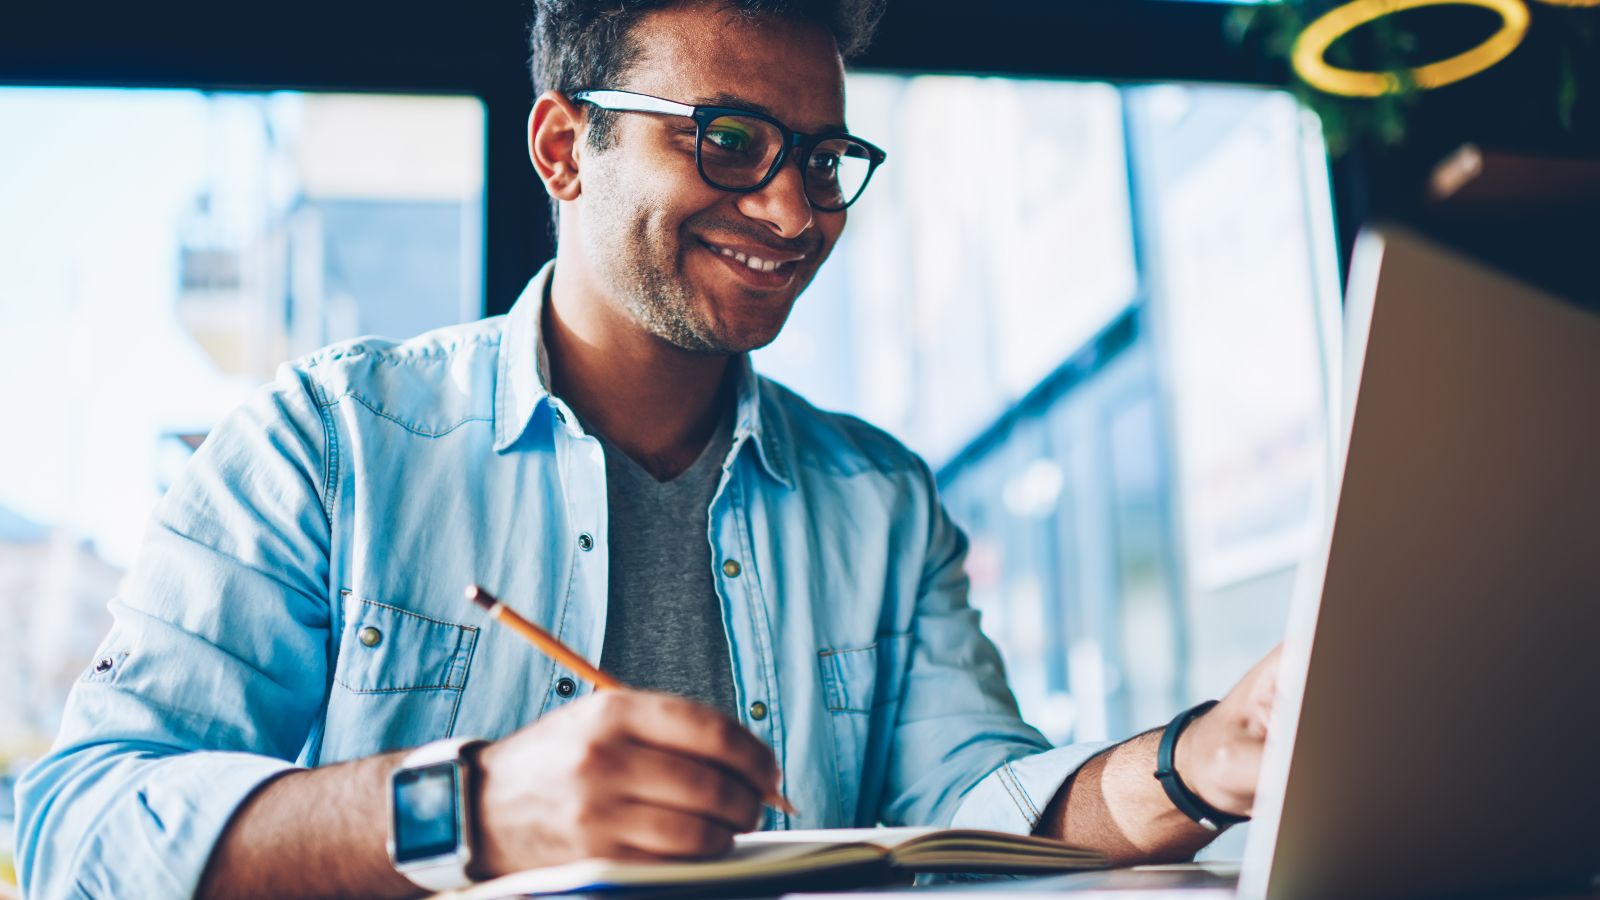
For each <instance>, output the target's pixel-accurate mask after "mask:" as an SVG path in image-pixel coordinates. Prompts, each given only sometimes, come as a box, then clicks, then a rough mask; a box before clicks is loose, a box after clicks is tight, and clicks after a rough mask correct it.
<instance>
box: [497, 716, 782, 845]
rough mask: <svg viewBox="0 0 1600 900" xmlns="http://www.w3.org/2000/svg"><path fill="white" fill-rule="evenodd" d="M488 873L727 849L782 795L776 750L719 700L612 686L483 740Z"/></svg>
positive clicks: (755, 824) (759, 819) (753, 825)
mask: <svg viewBox="0 0 1600 900" xmlns="http://www.w3.org/2000/svg"><path fill="white" fill-rule="evenodd" d="M478 771H479V778H478V792H477V807H476V812H477V844H476V848H475V849H476V853H477V858H478V860H479V863H478V864H479V866H481V868H482V869H483V872H482V873H481V874H484V875H503V874H506V873H508V872H514V871H517V870H519V869H527V868H532V867H535V866H548V865H555V864H558V863H564V862H571V861H572V860H576V859H583V858H585V857H607V858H611V859H640V858H678V859H692V858H697V857H707V856H715V855H717V854H721V853H725V852H727V850H728V849H729V848H730V847H731V846H732V845H733V836H734V835H735V834H738V833H740V832H744V831H750V830H752V829H754V828H755V827H757V825H758V824H759V823H760V821H761V808H762V801H763V799H764V798H766V797H769V796H772V795H774V794H776V792H777V788H778V782H779V777H780V776H779V772H778V765H777V760H776V759H775V758H774V757H773V755H772V750H771V749H770V748H769V747H767V746H766V745H765V744H763V743H761V741H759V740H758V739H757V738H756V737H755V735H753V734H751V733H750V732H749V731H747V730H746V729H745V728H743V727H742V726H740V725H739V724H738V723H737V722H734V721H733V720H732V719H729V718H728V717H726V716H724V715H722V714H721V713H719V712H717V711H716V710H713V709H710V708H709V707H705V706H701V705H700V704H698V703H694V702H691V701H689V700H683V699H680V698H677V697H672V696H669V695H665V694H652V693H640V692H635V691H602V692H600V693H597V694H595V695H593V696H591V697H588V698H585V699H583V700H580V701H578V702H576V703H573V704H571V705H569V706H567V707H566V708H564V709H561V710H559V711H557V712H554V713H552V714H550V715H548V716H545V717H544V718H542V719H540V720H539V721H537V722H534V723H533V724H532V725H529V726H528V727H526V728H524V729H522V730H521V731H518V732H517V733H515V734H512V735H510V736H508V737H506V738H503V739H501V740H499V741H496V742H494V743H492V744H490V745H488V746H487V747H484V748H483V750H482V751H480V753H479V755H478Z"/></svg>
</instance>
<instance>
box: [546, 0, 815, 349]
mask: <svg viewBox="0 0 1600 900" xmlns="http://www.w3.org/2000/svg"><path fill="white" fill-rule="evenodd" d="M633 38H634V40H635V42H636V43H637V45H638V46H639V47H641V48H643V49H644V54H643V56H642V58H641V59H640V60H639V61H638V63H637V64H636V65H635V66H634V68H633V69H632V70H631V71H630V72H629V73H628V74H627V75H626V76H624V78H623V81H624V82H625V83H623V84H608V85H596V87H605V88H615V89H622V90H630V91H635V92H638V93H642V94H651V95H654V96H657V97H663V98H666V99H668V100H674V101H677V102H680V103H686V104H691V105H720V106H738V107H745V108H750V109H754V110H758V111H763V112H766V113H768V114H770V115H772V116H774V117H776V118H777V119H778V120H779V121H781V122H783V123H784V124H786V125H788V126H789V127H790V128H793V129H795V130H797V131H801V132H805V133H815V132H818V131H824V130H831V129H838V128H842V126H843V124H844V71H843V66H842V63H841V61H840V58H839V54H838V51H837V49H836V47H835V45H834V42H833V39H832V37H831V36H830V35H829V34H828V32H827V31H826V30H824V29H821V28H817V27H814V26H806V25H798V24H794V23H790V22H787V21H784V20H782V19H777V18H773V17H766V18H762V19H757V20H749V19H746V18H744V17H742V16H739V15H738V14H735V13H731V12H729V11H726V10H724V9H722V8H721V7H720V6H719V5H717V4H715V3H695V4H689V5H685V6H679V7H673V8H669V9H665V10H660V11H657V12H655V13H652V14H650V15H648V16H646V17H645V18H643V19H641V20H640V21H639V23H638V24H637V25H636V26H635V29H634V32H633ZM615 122H616V128H615V129H614V130H613V132H612V140H611V142H610V144H609V145H608V147H607V149H605V150H603V151H600V152H596V151H594V150H593V149H589V148H588V147H587V145H585V146H584V148H583V149H580V151H579V152H580V154H585V153H586V154H587V155H586V158H584V161H583V170H582V171H583V189H582V193H581V195H580V196H579V197H578V199H577V204H578V210H577V212H578V213H579V216H578V229H579V239H580V240H581V241H582V243H583V256H584V257H585V258H586V261H587V263H588V265H589V266H590V267H591V268H592V272H591V275H592V276H593V277H594V280H595V281H596V283H598V284H599V286H600V287H601V289H602V290H603V291H604V292H605V293H606V294H607V295H608V297H609V299H610V300H611V301H612V302H613V303H614V304H615V306H616V311H618V312H621V313H623V314H625V315H627V316H629V317H630V318H631V319H632V320H633V321H634V322H635V323H637V324H638V325H639V326H640V327H642V328H643V329H644V330H645V331H646V332H648V333H650V334H653V335H654V336H656V337H657V338H660V339H662V340H664V341H666V342H668V343H670V344H672V345H674V346H676V347H678V348H681V349H683V350H687V351H690V352H693V353H711V354H732V353H742V352H744V351H747V350H752V349H755V348H757V347H762V346H765V345H766V344H768V343H770V342H771V341H772V339H773V338H775V337H777V335H778V331H779V330H780V329H781V328H782V327H783V323H784V321H785V319H787V318H788V315H789V310H790V309H791V308H792V307H793V305H794V301H795V298H796V297H797V296H798V295H799V294H800V292H801V291H802V290H804V289H805V287H806V285H808V284H810V283H811V279H812V278H813V277H814V276H815V275H816V273H817V268H818V267H819V266H821V265H822V261H823V260H824V259H826V258H827V256H828V254H829V253H830V252H831V251H832V250H833V245H834V242H835V241H837V240H838V238H839V233H840V231H842V230H843V229H844V223H845V214H844V213H843V212H820V211H817V210H814V209H812V208H811V205H810V203H809V201H807V200H806V197H805V192H804V190H803V188H802V182H801V176H800V169H799V167H798V166H797V165H796V164H795V160H794V158H793V156H791V157H790V158H789V159H787V160H785V161H784V164H783V168H782V171H781V172H779V174H778V175H777V176H776V177H774V178H773V180H772V181H771V182H769V183H768V184H767V185H766V186H765V187H764V188H762V189H761V190H759V191H755V192H752V193H748V194H734V193H728V192H726V191H721V190H718V189H716V188H714V187H712V186H710V185H708V184H706V183H705V181H704V180H702V179H701V177H700V175H699V173H698V171H697V170H696V168H695V129H694V123H693V122H691V121H690V120H688V119H683V118H677V117H667V116H657V115H640V114H636V113H618V114H616V118H615ZM729 251H731V252H734V253H740V254H743V255H744V256H745V257H747V258H749V257H755V258H759V259H760V260H766V261H769V262H777V263H778V265H777V267H776V268H775V269H774V270H772V271H761V270H758V269H756V268H753V267H752V266H750V265H749V263H748V262H745V263H741V262H739V261H738V260H737V259H736V258H734V257H732V256H730V255H728V252H729ZM763 268H765V267H763Z"/></svg>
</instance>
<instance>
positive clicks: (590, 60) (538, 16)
mask: <svg viewBox="0 0 1600 900" xmlns="http://www.w3.org/2000/svg"><path fill="white" fill-rule="evenodd" d="M691 2H704V3H714V4H716V5H718V6H721V7H722V8H724V9H728V10H731V11H733V12H736V13H739V14H741V15H744V16H748V17H750V18H760V17H765V16H777V17H779V18H784V19H789V20H791V21H796V22H805V23H810V24H816V25H820V26H822V27H823V28H826V29H827V30H828V32H829V33H830V34H832V35H833V40H834V43H836V44H837V45H838V46H839V54H840V55H841V56H843V57H844V58H845V59H846V60H850V59H853V58H855V57H856V56H858V55H860V53H861V52H862V51H863V50H865V49H866V48H867V45H868V44H869V43H871V41H872V35H873V32H875V31H876V30H877V27H878V20H879V19H881V18H882V17H883V8H884V4H885V3H886V2H887V0H534V3H533V24H532V27H531V28H530V29H529V32H530V34H529V42H528V43H529V48H530V51H531V53H530V57H529V69H530V70H531V72H532V74H533V93H534V96H538V95H539V94H542V93H544V92H545V91H549V90H556V91H561V92H562V93H571V92H572V91H580V90H584V89H586V88H595V87H601V86H611V85H615V84H616V83H617V82H618V81H620V80H621V78H622V77H623V75H625V74H626V73H627V71H628V69H629V68H631V67H632V66H633V65H634V64H635V63H637V62H638V60H639V57H640V55H641V53H642V52H643V49H644V48H642V47H640V46H639V45H638V44H636V43H635V42H634V41H632V40H631V35H632V31H633V26H634V25H635V24H637V23H638V21H639V19H641V18H643V17H644V16H645V14H647V13H650V12H653V11H655V10H658V9H666V8H668V7H672V6H679V5H684V4H686V3H691ZM614 118H615V114H614V113H609V112H608V111H606V110H591V112H590V119H589V142H590V143H591V144H592V145H593V146H595V147H605V146H606V145H607V144H609V143H610V137H611V128H612V122H613V121H614Z"/></svg>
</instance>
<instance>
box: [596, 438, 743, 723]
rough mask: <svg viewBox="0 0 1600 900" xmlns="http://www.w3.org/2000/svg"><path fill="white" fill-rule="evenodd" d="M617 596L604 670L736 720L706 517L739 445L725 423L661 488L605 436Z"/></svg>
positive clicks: (614, 594)
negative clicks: (728, 459) (726, 462)
mask: <svg viewBox="0 0 1600 900" xmlns="http://www.w3.org/2000/svg"><path fill="white" fill-rule="evenodd" d="M596 436H597V437H599V438H600V445H601V446H602V447H603V448H605V455H606V500H607V503H606V505H607V508H608V509H609V510H610V524H609V526H608V528H609V531H610V534H611V561H610V571H611V591H610V600H609V603H610V609H609V611H608V612H607V614H606V641H605V647H604V649H603V650H601V652H600V667H601V668H603V669H605V670H606V671H607V672H608V673H610V674H612V675H615V676H616V677H617V678H618V679H620V680H621V681H622V683H623V684H626V685H628V686H629V687H636V688H641V689H645V690H652V691H664V692H666V693H670V694H677V695H679V696H681V697H688V698H689V699H691V700H697V701H699V702H701V703H704V704H706V705H707V706H711V707H713V708H715V709H719V710H722V711H723V712H726V713H727V714H729V715H730V716H734V717H735V718H737V716H738V708H737V705H736V704H737V698H736V696H735V694H734V689H733V671H732V668H733V667H732V662H731V656H730V654H729V651H728V635H727V632H726V631H725V630H724V628H723V624H722V601H721V600H719V599H718V598H717V589H716V585H715V583H714V582H713V581H712V574H711V563H712V560H711V543H710V541H709V539H708V538H707V537H706V519H707V510H708V507H710V505H711V498H712V497H713V496H714V495H715V494H716V491H717V484H718V482H719V481H720V480H721V477H722V462H723V459H724V458H725V457H726V456H727V455H728V448H729V446H730V445H731V444H732V439H733V419H732V416H730V415H724V416H723V421H722V422H721V423H720V424H719V425H718V426H717V429H716V431H714V432H713V433H712V437H711V440H710V442H708V443H707V444H706V448H705V449H704V450H702V451H701V452H700V458H699V459H697V460H695V462H694V465H692V466H690V467H689V468H688V470H687V471H685V472H684V473H683V474H681V475H679V476H678V477H677V478H674V479H672V480H671V481H664V482H663V481H657V480H656V479H655V476H653V475H651V474H650V473H649V472H647V471H645V470H644V468H643V467H642V466H640V465H639V464H638V463H636V462H634V461H633V459H632V458H630V457H629V456H628V454H626V453H624V452H622V451H621V450H620V449H618V448H617V446H616V445H615V444H613V443H611V442H610V441H609V440H607V439H606V438H605V437H604V436H602V435H599V434H596Z"/></svg>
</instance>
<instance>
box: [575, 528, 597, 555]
mask: <svg viewBox="0 0 1600 900" xmlns="http://www.w3.org/2000/svg"><path fill="white" fill-rule="evenodd" d="M578 549H579V550H582V551H584V552H585V553H587V552H588V551H590V550H593V549H594V537H593V536H592V535H590V534H589V532H587V531H585V532H584V533H583V534H580V535H578Z"/></svg>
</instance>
